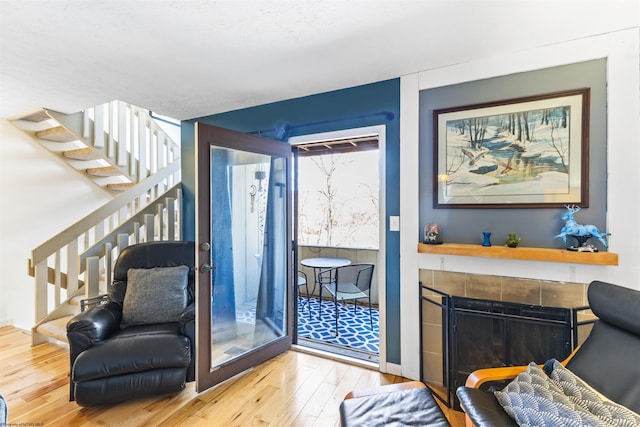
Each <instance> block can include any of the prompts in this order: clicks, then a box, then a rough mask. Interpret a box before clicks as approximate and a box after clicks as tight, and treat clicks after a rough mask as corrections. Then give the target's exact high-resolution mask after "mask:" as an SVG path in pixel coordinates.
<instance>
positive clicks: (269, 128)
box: [181, 79, 400, 365]
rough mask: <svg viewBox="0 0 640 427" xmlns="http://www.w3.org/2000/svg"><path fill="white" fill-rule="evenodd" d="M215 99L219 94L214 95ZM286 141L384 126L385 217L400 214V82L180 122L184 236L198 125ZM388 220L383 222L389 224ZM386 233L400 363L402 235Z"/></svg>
mask: <svg viewBox="0 0 640 427" xmlns="http://www.w3.org/2000/svg"><path fill="white" fill-rule="evenodd" d="M211 96H212V97H215V94H211ZM196 122H201V123H206V124H210V125H215V126H220V127H224V128H227V129H233V130H236V131H239V132H247V133H257V132H259V135H261V136H264V137H267V138H271V139H278V140H283V141H286V140H288V138H290V137H292V136H299V135H307V134H314V133H321V132H331V131H337V130H343V129H351V128H358V127H364V126H374V125H385V126H386V160H385V161H386V163H385V168H386V174H387V176H386V177H385V183H386V215H387V218H388V217H389V216H390V215H400V79H393V80H386V81H383V82H378V83H372V84H368V85H363V86H357V87H353V88H349V89H343V90H338V91H333V92H326V93H321V94H317V95H311V96H307V97H303V98H296V99H289V100H286V101H280V102H275V103H272V104H265V105H260V106H257V107H251V108H246V109H242V110H236V111H230V112H226V113H220V114H214V115H211V116H206V117H199V118H195V119H192V120H186V121H183V122H182V135H181V140H182V185H183V204H184V206H183V214H184V216H183V230H182V231H183V236H184V238H185V239H189V240H193V239H195V164H196V162H195V146H194V143H195V141H194V140H195V123H196ZM386 221H387V220H386V219H385V223H386ZM386 228H387V232H386V315H387V317H386V322H387V324H386V327H387V343H386V344H387V355H386V358H387V362H389V363H395V364H398V365H399V364H400V233H398V232H389V231H388V224H387V227H386Z"/></svg>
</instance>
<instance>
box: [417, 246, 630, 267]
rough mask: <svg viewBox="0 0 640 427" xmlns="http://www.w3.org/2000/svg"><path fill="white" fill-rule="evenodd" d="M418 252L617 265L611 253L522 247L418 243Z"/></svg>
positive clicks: (614, 255)
mask: <svg viewBox="0 0 640 427" xmlns="http://www.w3.org/2000/svg"><path fill="white" fill-rule="evenodd" d="M418 252H419V253H423V254H440V255H461V256H474V257H484V258H506V259H522V260H529V261H546V262H566V263H571V264H593V265H618V254H615V253H613V252H572V251H568V250H565V249H549V248H527V247H523V246H520V247H517V248H509V247H507V246H481V245H469V244H462V243H443V244H441V245H427V244H424V243H418Z"/></svg>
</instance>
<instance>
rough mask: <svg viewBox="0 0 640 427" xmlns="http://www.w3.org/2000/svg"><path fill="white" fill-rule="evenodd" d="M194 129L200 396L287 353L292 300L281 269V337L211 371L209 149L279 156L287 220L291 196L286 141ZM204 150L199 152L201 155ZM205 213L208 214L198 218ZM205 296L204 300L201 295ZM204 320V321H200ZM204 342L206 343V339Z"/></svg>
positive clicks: (209, 128)
mask: <svg viewBox="0 0 640 427" xmlns="http://www.w3.org/2000/svg"><path fill="white" fill-rule="evenodd" d="M194 128H195V160H196V162H195V164H196V169H195V173H196V190H195V197H194V199H195V211H196V212H195V213H196V242H195V243H196V266H197V267H196V275H195V286H196V391H197V392H198V393H199V392H202V391H204V390H206V389H208V388H210V387H213V386H214V385H217V384H219V383H221V382H223V381H225V380H226V379H228V378H231V377H232V376H235V375H237V374H238V373H240V372H243V371H245V370H247V369H249V368H252V367H254V366H257V365H258V364H260V363H262V362H264V361H266V360H268V359H270V358H272V357H274V356H277V355H278V354H281V353H283V352H285V351H286V350H288V349H290V348H291V341H292V334H293V322H294V317H293V309H294V300H293V294H292V292H291V288H292V283H293V272H292V271H291V269H290V268H287V273H286V280H287V283H286V284H285V292H286V318H287V320H286V322H287V327H286V334H285V335H284V336H282V337H280V338H277V339H275V340H273V341H271V342H269V343H266V344H263V345H262V346H260V347H258V348H256V349H254V350H253V351H250V352H249V353H247V354H246V355H244V356H241V357H238V358H234V359H231V360H230V361H229V362H226V363H223V364H221V365H219V366H217V367H216V368H215V369H212V367H211V294H212V290H211V289H212V288H211V273H207V272H206V271H204V272H203V270H202V266H204V264H209V263H210V264H211V265H212V266H213V268H215V264H214V262H213V261H212V260H211V250H210V241H211V239H210V236H211V221H210V219H211V201H210V195H211V174H210V168H211V155H210V147H211V146H212V145H215V146H218V147H224V148H229V149H235V150H243V151H248V152H256V153H260V154H266V155H270V156H276V157H282V158H285V159H286V187H287V189H288V191H287V193H288V194H287V207H286V212H287V215H289V216H290V215H291V210H292V198H293V196H292V194H291V191H292V190H291V189H292V187H291V185H292V182H291V170H292V155H291V146H290V145H288V144H287V143H286V142H282V141H276V140H270V139H267V138H262V137H258V136H254V135H250V134H245V133H241V132H236V131H233V130H230V129H225V128H221V127H218V126H214V125H209V124H206V123H199V122H196V123H195V124H194ZM203 150H204V151H206V153H205V152H203ZM201 194H206V195H207V196H206V199H207V200H206V202H205V203H206V207H205V206H202V205H201V204H202V203H203V201H202V200H200V197H198V196H199V195H201ZM205 210H206V212H207V213H208V215H206V218H204V219H203V218H201V216H202V213H203V212H204V211H205ZM202 220H204V221H206V222H207V225H206V227H201V226H199V224H201V221H202ZM286 223H287V225H286V228H287V230H286V234H287V237H286V242H287V243H286V252H287V253H286V255H285V256H286V265H287V266H290V265H291V263H292V261H291V259H292V226H291V224H292V218H288V219H287V221H286ZM203 244H209V249H208V250H207V249H204V248H203ZM203 293H204V294H205V295H204V296H203V295H202V294H203ZM203 319H204V320H203ZM207 337H208V339H207Z"/></svg>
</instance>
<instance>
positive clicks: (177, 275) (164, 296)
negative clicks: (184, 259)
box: [122, 265, 189, 326]
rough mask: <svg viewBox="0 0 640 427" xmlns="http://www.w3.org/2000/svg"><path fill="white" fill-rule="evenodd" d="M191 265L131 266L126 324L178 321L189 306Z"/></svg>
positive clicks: (124, 311) (126, 299) (125, 300)
mask: <svg viewBox="0 0 640 427" xmlns="http://www.w3.org/2000/svg"><path fill="white" fill-rule="evenodd" d="M188 274H189V267H188V266H186V265H180V266H177V267H156V268H148V269H147V268H131V269H129V271H127V291H126V293H125V295H124V301H123V303H122V323H123V325H125V326H132V325H144V324H152V323H169V322H177V321H179V320H180V319H179V318H180V314H182V311H183V310H184V309H185V307H186V306H187V302H188V294H187V280H188Z"/></svg>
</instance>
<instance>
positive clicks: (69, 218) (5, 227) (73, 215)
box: [0, 119, 111, 330]
mask: <svg viewBox="0 0 640 427" xmlns="http://www.w3.org/2000/svg"><path fill="white" fill-rule="evenodd" d="M0 196H1V197H2V200H1V201H0V272H1V274H0V326H5V325H15V326H16V327H18V328H21V329H25V330H30V329H31V327H32V326H33V324H34V306H35V301H34V290H33V289H34V280H33V278H32V277H30V276H29V275H28V274H27V265H28V263H27V260H28V259H29V257H30V254H31V250H32V249H33V248H35V247H36V246H38V245H40V244H41V243H43V242H45V241H46V240H48V239H49V238H51V237H53V236H55V235H56V234H57V233H59V232H60V231H62V230H64V229H65V228H66V227H68V226H70V225H72V224H73V223H74V222H76V221H77V220H79V219H81V218H83V217H85V216H86V215H87V214H89V213H91V212H92V211H94V210H95V209H97V208H98V207H99V206H101V205H103V204H104V203H106V202H107V201H109V200H111V196H110V195H109V194H107V193H106V192H104V191H103V190H101V189H99V188H97V187H96V186H95V185H94V184H92V183H90V182H89V181H87V180H86V179H84V178H83V177H82V176H81V175H80V174H79V173H78V172H76V171H74V170H73V169H71V168H69V167H68V166H66V165H65V164H64V163H63V162H62V160H59V159H58V158H57V157H56V156H54V155H53V154H51V153H49V152H48V151H47V150H45V149H44V148H42V147H41V146H40V145H38V144H37V143H36V142H35V141H34V140H33V139H32V138H31V137H30V136H28V135H26V134H24V133H23V132H21V131H20V130H18V129H17V128H15V127H14V126H13V125H12V124H11V123H10V122H8V121H7V120H5V119H0Z"/></svg>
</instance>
